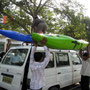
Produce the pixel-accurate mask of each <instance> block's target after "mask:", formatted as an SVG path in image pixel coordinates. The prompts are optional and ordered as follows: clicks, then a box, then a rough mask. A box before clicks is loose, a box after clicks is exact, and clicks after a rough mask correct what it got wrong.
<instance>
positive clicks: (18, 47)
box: [10, 45, 76, 53]
mask: <svg viewBox="0 0 90 90" xmlns="http://www.w3.org/2000/svg"><path fill="white" fill-rule="evenodd" d="M20 48H28V49H30V48H31V45H30V46H16V47H11V48H10V49H20ZM37 50H44V49H43V47H40V46H39V47H37ZM50 51H53V52H71V53H76V51H75V50H60V49H50Z"/></svg>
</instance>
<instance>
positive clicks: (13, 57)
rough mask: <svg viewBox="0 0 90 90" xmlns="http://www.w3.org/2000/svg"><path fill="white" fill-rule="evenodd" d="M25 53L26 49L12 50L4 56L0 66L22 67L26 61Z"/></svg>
mask: <svg viewBox="0 0 90 90" xmlns="http://www.w3.org/2000/svg"><path fill="white" fill-rule="evenodd" d="M27 53H28V49H15V50H14V49H12V50H10V51H9V52H8V53H7V54H6V56H5V57H4V59H3V61H2V64H7V65H15V66H22V65H23V63H24V61H25V59H26V56H27Z"/></svg>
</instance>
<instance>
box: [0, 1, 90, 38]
mask: <svg viewBox="0 0 90 90" xmlns="http://www.w3.org/2000/svg"><path fill="white" fill-rule="evenodd" d="M58 4H59V5H57V6H55V4H54V3H53V2H52V0H19V1H18V0H0V5H1V6H0V13H1V14H3V15H6V16H8V23H7V24H6V25H1V26H2V28H5V29H10V30H14V31H18V32H21V33H22V32H24V33H28V34H30V32H31V23H32V22H33V20H34V18H35V16H37V15H38V16H39V17H40V18H41V19H43V20H45V21H46V23H47V25H48V30H47V33H57V34H65V35H69V36H71V37H73V38H76V39H87V37H88V36H89V35H88V31H89V30H90V19H88V18H85V17H84V15H83V6H82V5H80V4H79V3H78V2H76V0H64V1H62V2H60V3H58ZM88 27H89V28H88ZM88 38H89V37H88Z"/></svg>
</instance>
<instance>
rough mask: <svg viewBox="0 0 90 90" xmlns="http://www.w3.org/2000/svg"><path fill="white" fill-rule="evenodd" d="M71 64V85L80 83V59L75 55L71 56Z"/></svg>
mask: <svg viewBox="0 0 90 90" xmlns="http://www.w3.org/2000/svg"><path fill="white" fill-rule="evenodd" d="M70 56H71V61H72V64H73V83H77V82H80V76H81V75H80V71H81V64H82V63H81V58H80V57H79V56H78V55H77V54H71V55H70Z"/></svg>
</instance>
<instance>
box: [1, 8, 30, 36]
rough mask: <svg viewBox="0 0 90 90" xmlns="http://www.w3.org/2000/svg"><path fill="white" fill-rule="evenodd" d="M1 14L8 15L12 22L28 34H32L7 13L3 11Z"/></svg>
mask: <svg viewBox="0 0 90 90" xmlns="http://www.w3.org/2000/svg"><path fill="white" fill-rule="evenodd" d="M0 12H1V13H2V14H3V15H6V16H7V17H8V18H9V19H10V20H12V21H13V22H15V23H17V24H18V25H20V26H21V27H22V28H23V29H24V30H25V31H26V32H27V33H28V34H30V32H29V31H28V29H27V28H26V27H25V26H24V25H22V24H21V23H20V22H19V21H17V20H15V19H14V18H12V17H11V16H10V15H8V14H7V13H5V12H4V11H1V10H0Z"/></svg>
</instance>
